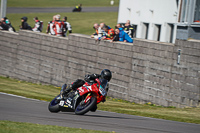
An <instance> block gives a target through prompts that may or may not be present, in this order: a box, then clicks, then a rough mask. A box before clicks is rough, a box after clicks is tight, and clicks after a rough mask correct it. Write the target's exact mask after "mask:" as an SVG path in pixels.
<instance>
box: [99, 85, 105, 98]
mask: <svg viewBox="0 0 200 133" xmlns="http://www.w3.org/2000/svg"><path fill="white" fill-rule="evenodd" d="M99 92H100V93H101V95H103V96H105V95H106V90H105V89H103V88H102V87H100V89H99Z"/></svg>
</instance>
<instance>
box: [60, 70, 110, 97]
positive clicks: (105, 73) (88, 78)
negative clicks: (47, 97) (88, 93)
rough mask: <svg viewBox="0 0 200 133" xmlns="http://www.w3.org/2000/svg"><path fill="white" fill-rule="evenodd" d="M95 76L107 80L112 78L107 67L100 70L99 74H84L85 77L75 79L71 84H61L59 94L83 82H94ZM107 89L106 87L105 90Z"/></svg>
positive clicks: (75, 87) (73, 88)
mask: <svg viewBox="0 0 200 133" xmlns="http://www.w3.org/2000/svg"><path fill="white" fill-rule="evenodd" d="M96 78H99V79H106V80H108V82H109V81H110V80H111V78H112V72H111V71H110V70H108V69H104V70H102V71H101V74H91V75H85V78H84V80H82V79H77V80H76V81H75V82H74V83H73V84H70V85H67V84H64V85H63V86H62V89H61V94H62V95H63V94H66V93H68V92H69V91H71V90H76V89H77V88H79V87H81V86H82V85H84V84H85V82H88V83H91V84H92V83H95V82H96V81H95V79H96ZM106 91H108V88H107V90H106Z"/></svg>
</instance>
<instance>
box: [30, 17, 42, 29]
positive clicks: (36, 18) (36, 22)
mask: <svg viewBox="0 0 200 133" xmlns="http://www.w3.org/2000/svg"><path fill="white" fill-rule="evenodd" d="M33 20H34V21H35V26H34V28H33V29H32V30H33V31H34V32H42V29H43V21H40V20H38V17H34V18H33Z"/></svg>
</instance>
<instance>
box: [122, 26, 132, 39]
mask: <svg viewBox="0 0 200 133" xmlns="http://www.w3.org/2000/svg"><path fill="white" fill-rule="evenodd" d="M124 32H126V33H127V34H128V35H129V36H130V37H131V38H133V33H134V28H133V26H131V25H128V26H124Z"/></svg>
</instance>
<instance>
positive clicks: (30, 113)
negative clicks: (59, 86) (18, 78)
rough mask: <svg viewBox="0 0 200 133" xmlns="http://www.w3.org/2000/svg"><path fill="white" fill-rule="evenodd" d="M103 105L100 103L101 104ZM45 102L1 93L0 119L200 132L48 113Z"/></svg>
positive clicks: (122, 130)
mask: <svg viewBox="0 0 200 133" xmlns="http://www.w3.org/2000/svg"><path fill="white" fill-rule="evenodd" d="M101 104H103V103H101ZM47 106H48V102H45V101H39V100H34V99H27V98H23V97H18V96H13V95H8V94H4V93H0V120H10V121H17V122H30V123H39V124H45V125H58V126H65V127H75V128H83V129H92V130H101V131H116V132H119V133H199V131H200V125H199V124H190V123H182V122H174V121H167V120H160V119H153V118H147V117H139V116H133V115H125V114H118V113H111V112H106V111H96V112H88V113H87V114H85V115H83V116H78V115H75V114H74V113H73V112H60V113H50V112H49V111H48V109H47Z"/></svg>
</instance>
